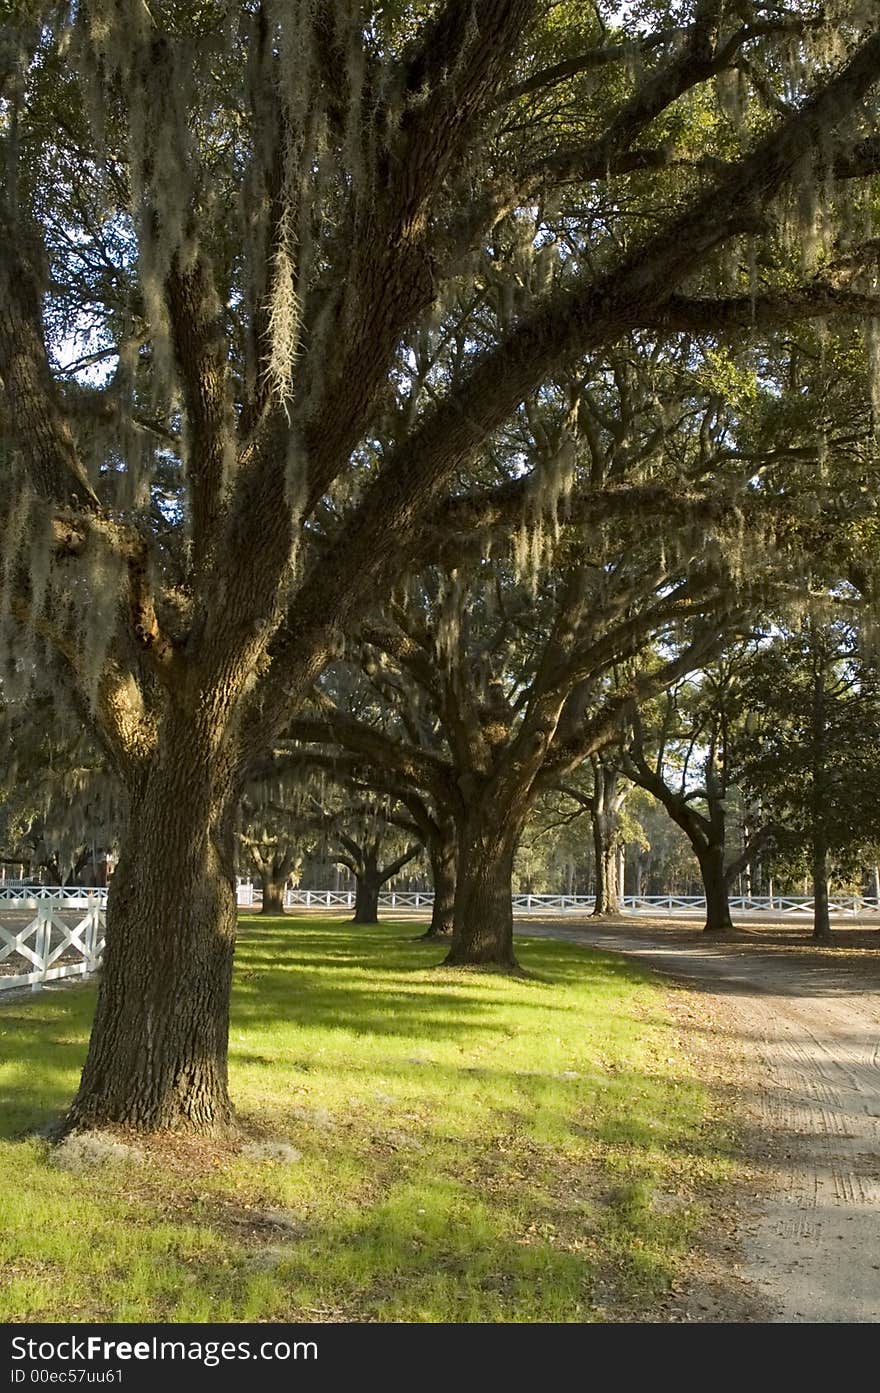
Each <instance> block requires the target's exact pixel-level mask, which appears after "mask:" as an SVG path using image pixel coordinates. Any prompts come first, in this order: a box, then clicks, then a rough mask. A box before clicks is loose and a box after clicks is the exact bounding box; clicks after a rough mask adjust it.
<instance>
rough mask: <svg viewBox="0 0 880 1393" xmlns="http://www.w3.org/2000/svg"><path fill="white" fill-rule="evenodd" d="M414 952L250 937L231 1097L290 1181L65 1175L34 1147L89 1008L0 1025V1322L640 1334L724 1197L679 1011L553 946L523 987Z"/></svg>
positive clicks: (190, 1165) (181, 1163)
mask: <svg viewBox="0 0 880 1393" xmlns="http://www.w3.org/2000/svg"><path fill="white" fill-rule="evenodd" d="M413 933H414V930H413V927H412V926H407V925H402V924H400V923H395V924H393V925H386V926H382V927H379V928H376V929H361V928H358V929H353V928H352V927H351V926H349V925H347V924H342V923H339V922H338V921H336V922H334V921H326V922H316V921H315V920H313V919H307V920H306V919H302V920H292V919H288V920H285V921H269V922H268V923H266V924H263V923H258V922H257V921H255V920H251V919H245V920H244V921H243V924H242V940H241V944H240V947H239V952H238V959H237V975H236V985H235V996H234V1008H233V1023H232V1032H231V1042H230V1068H231V1086H232V1089H233V1093H234V1097H235V1099H236V1101H237V1104H238V1107H239V1112H240V1116H241V1120H242V1122H243V1124H244V1127H245V1131H246V1132H247V1133H248V1134H249V1135H250V1136H251V1137H253V1136H258V1137H267V1138H272V1139H282V1140H283V1141H285V1142H287V1143H288V1144H289V1145H290V1146H292V1147H295V1148H296V1150H297V1151H298V1152H299V1153H300V1158H299V1159H298V1160H293V1159H291V1157H290V1156H288V1157H287V1158H286V1159H284V1160H254V1159H251V1158H249V1157H248V1156H246V1155H245V1154H243V1153H241V1152H236V1151H235V1150H230V1149H223V1148H219V1147H211V1146H207V1145H203V1144H202V1145H197V1146H195V1147H191V1146H181V1145H178V1146H177V1147H176V1148H172V1149H169V1148H162V1147H160V1148H149V1149H148V1151H147V1153H146V1157H145V1159H144V1160H143V1162H142V1163H141V1164H137V1165H134V1164H123V1165H119V1164H115V1165H105V1166H103V1167H101V1168H98V1169H90V1170H87V1171H86V1172H85V1173H79V1174H71V1173H69V1172H66V1171H61V1170H58V1169H56V1168H55V1167H54V1166H53V1165H52V1164H51V1163H50V1160H51V1153H50V1151H49V1148H48V1147H47V1145H46V1143H44V1142H43V1141H41V1140H38V1139H34V1138H33V1137H30V1138H27V1139H21V1134H22V1133H23V1132H25V1131H27V1130H29V1129H34V1128H37V1127H40V1126H42V1125H44V1124H46V1123H47V1122H49V1121H51V1120H52V1119H53V1118H54V1117H56V1116H57V1115H58V1114H59V1113H60V1112H61V1111H62V1109H63V1107H64V1104H65V1102H66V1101H67V1100H68V1099H69V1098H70V1096H71V1094H72V1092H73V1091H74V1088H75V1085H76V1081H77V1077H78V1071H79V1068H80V1066H81V1063H82V1059H83V1055H84V1051H85V1044H86V1039H87V1034H88V1028H89V1020H90V1016H91V1011H92V1007H93V1000H94V998H93V990H92V989H91V988H90V987H76V988H73V989H69V990H65V991H61V992H55V993H52V994H49V993H45V994H42V995H40V996H37V997H34V998H32V999H28V1000H23V999H19V1000H17V1001H14V1002H7V1003H6V1004H4V1005H0V1107H2V1117H0V1197H2V1198H0V1265H2V1279H0V1319H3V1320H6V1321H22V1320H73V1321H85V1320H98V1319H104V1320H118V1321H122V1320H159V1321H203V1320H220V1321H235V1320H297V1319H306V1320H322V1319H328V1320H353V1321H362V1320H380V1321H387V1320H404V1321H547V1320H549V1321H578V1320H596V1319H604V1318H606V1315H611V1316H612V1317H617V1318H619V1317H621V1316H624V1317H625V1316H626V1314H627V1313H628V1312H632V1313H634V1314H635V1315H636V1316H637V1317H638V1318H644V1317H645V1315H646V1314H647V1313H649V1312H650V1307H651V1303H652V1302H655V1301H656V1300H657V1299H658V1297H659V1296H660V1295H661V1294H662V1293H663V1291H664V1290H665V1289H666V1288H667V1287H668V1286H669V1284H670V1283H671V1282H672V1281H673V1280H674V1278H675V1277H676V1276H677V1274H678V1272H679V1271H680V1268H681V1265H682V1262H683V1261H684V1260H685V1257H686V1254H687V1250H688V1245H689V1243H691V1242H692V1240H693V1235H694V1233H695V1231H696V1228H697V1227H698V1225H699V1224H700V1223H701V1222H702V1220H703V1197H704V1196H705V1195H706V1194H709V1193H711V1191H712V1189H713V1187H716V1186H718V1185H719V1184H721V1183H723V1182H725V1180H727V1179H729V1177H730V1174H731V1170H732V1163H731V1161H730V1160H729V1158H728V1155H727V1146H726V1142H725V1138H724V1137H723V1136H722V1135H721V1134H720V1133H719V1131H718V1128H717V1125H716V1124H715V1123H713V1122H712V1120H711V1115H710V1114H711V1107H710V1100H709V1096H708V1094H707V1091H706V1090H705V1088H704V1087H703V1086H702V1085H701V1084H700V1083H699V1082H698V1081H697V1080H696V1079H695V1078H694V1077H693V1076H692V1072H691V1070H690V1069H689V1068H688V1066H687V1064H686V1062H685V1060H684V1058H683V1055H682V1051H681V1049H680V1047H679V1043H678V1038H677V1034H676V1027H675V1025H674V1023H673V1022H672V1020H671V1019H670V1017H669V1015H668V1013H667V1012H666V1009H665V1006H664V991H663V989H661V988H658V987H657V986H656V985H655V984H653V983H652V982H651V981H650V980H649V979H648V978H647V977H646V976H645V974H643V973H642V972H640V971H639V970H638V969H636V968H634V967H631V966H629V965H628V964H624V963H623V962H621V961H620V960H617V959H614V958H611V957H607V956H602V955H599V954H596V953H592V952H589V951H587V950H584V949H581V948H578V947H577V946H575V945H572V944H569V943H557V942H553V941H550V940H547V939H534V940H531V941H529V940H523V941H522V942H521V944H520V949H519V955H520V958H521V961H522V963H523V965H524V967H525V968H526V969H527V972H528V975H527V976H525V977H506V976H501V975H497V974H494V973H485V972H449V971H447V970H443V969H440V968H438V967H437V963H438V961H439V959H440V957H441V956H442V953H441V951H440V950H438V949H437V947H436V946H432V945H431V944H429V943H424V942H419V941H417V940H416V939H414V937H413Z"/></svg>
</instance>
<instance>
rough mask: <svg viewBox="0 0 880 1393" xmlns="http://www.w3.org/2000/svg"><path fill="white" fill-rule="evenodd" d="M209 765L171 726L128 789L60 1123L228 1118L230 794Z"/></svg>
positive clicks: (180, 1125)
mask: <svg viewBox="0 0 880 1393" xmlns="http://www.w3.org/2000/svg"><path fill="white" fill-rule="evenodd" d="M215 758H216V757H215ZM211 763H212V760H211V756H210V754H209V753H207V752H206V743H203V744H202V745H201V747H198V746H194V743H193V741H192V739H191V731H187V730H182V729H181V728H180V726H178V728H177V730H176V731H169V733H168V739H167V740H166V741H163V753H162V755H161V756H160V757H159V758H158V759H157V760H156V761H155V763H154V764H153V765H152V766H151V767H150V768H149V770H148V771H147V772H146V773H145V774H144V775H143V777H142V778H141V779H140V780H139V783H138V787H137V788H136V789H135V790H133V791H130V802H131V816H130V818H129V822H128V826H129V827H130V828H131V829H132V830H131V831H130V833H129V834H128V836H127V837H126V839H125V840H124V842H123V845H122V848H121V853H120V857H119V863H118V866H117V868H116V872H115V874H114V876H113V879H112V881H111V884H110V892H109V897H108V908H107V941H106V948H105V952H104V961H103V968H102V973H101V982H100V988H99V992H98V1003H97V1008H96V1012H95V1021H94V1026H93V1028H92V1035H91V1041H90V1044H89V1052H88V1057H87V1059H86V1063H85V1067H84V1069H83V1074H82V1079H81V1082H80V1087H79V1092H78V1093H77V1096H76V1099H75V1100H74V1102H73V1105H72V1107H71V1109H70V1111H69V1113H68V1115H67V1117H66V1119H65V1121H64V1123H63V1124H62V1127H63V1130H65V1131H71V1130H75V1129H82V1128H89V1127H101V1126H104V1125H106V1124H119V1125H124V1126H128V1127H134V1128H138V1129H141V1130H144V1131H161V1130H174V1131H184V1132H196V1133H204V1134H211V1133H216V1132H222V1131H225V1130H226V1129H227V1128H228V1127H229V1126H230V1125H231V1124H232V1121H233V1111H232V1106H231V1104H230V1101H229V1094H228V1089H227V1037H228V1031H229V994H230V988H231V980H232V960H233V953H234V948H235V932H236V898H235V876H234V866H235V857H234V837H233V825H234V816H235V811H236V807H237V802H238V799H237V790H233V789H231V787H230V782H229V778H228V771H226V770H221V769H218V768H217V767H216V765H215V767H214V768H211Z"/></svg>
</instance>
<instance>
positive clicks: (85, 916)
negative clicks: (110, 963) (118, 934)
mask: <svg viewBox="0 0 880 1393" xmlns="http://www.w3.org/2000/svg"><path fill="white" fill-rule="evenodd" d="M47 888H48V889H52V890H57V888H58V887H44V886H41V887H40V889H39V890H34V891H30V890H29V891H28V892H27V894H22V893H21V892H20V891H19V892H18V893H17V894H6V893H4V894H3V895H2V897H0V898H2V904H0V915H3V914H5V918H6V922H4V921H3V918H0V992H3V991H11V990H12V989H13V988H15V987H32V988H38V987H41V986H42V985H43V983H44V982H52V981H56V980H57V979H59V978H63V977H84V976H85V975H86V973H88V972H94V970H95V968H96V967H98V966H99V965H100V962H101V955H102V953H103V951H104V933H105V928H106V918H105V904H106V895H105V894H102V893H97V892H96V893H94V894H84V893H83V891H82V890H79V891H78V892H77V893H76V894H72V893H71V894H67V895H64V896H62V895H58V894H51V895H46V894H43V893H42V891H43V890H44V889H47ZM80 911H83V912H82V913H81V914H80ZM71 912H73V913H71ZM63 914H64V915H66V916H67V917H66V918H64V917H62V915H63ZM16 915H17V916H22V915H23V916H24V922H23V923H22V922H21V919H20V918H19V919H18V920H17V921H16V919H15V918H14V917H13V916H16ZM28 916H30V917H28ZM10 966H12V967H13V968H14V967H23V968H25V969H26V970H25V971H24V972H15V971H13V972H11V973H10V972H9V970H8V969H9V967H10Z"/></svg>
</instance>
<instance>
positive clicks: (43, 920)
mask: <svg viewBox="0 0 880 1393" xmlns="http://www.w3.org/2000/svg"><path fill="white" fill-rule="evenodd" d="M51 943H52V905H51V902H50V903H49V905H48V906H47V904H46V901H45V900H40V902H39V903H38V904H37V957H38V958H39V959H40V966H39V968H38V969H37V971H38V972H39V973H40V975H41V977H42V980H43V982H45V980H46V973H47V972H48V971H49V948H50V946H51ZM41 985H42V983H41V982H35V983H34V989H35V990H36V989H39V987H40V986H41Z"/></svg>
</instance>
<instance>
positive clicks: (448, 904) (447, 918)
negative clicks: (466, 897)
mask: <svg viewBox="0 0 880 1393" xmlns="http://www.w3.org/2000/svg"><path fill="white" fill-rule="evenodd" d="M429 855H430V858H431V879H432V881H433V883H434V908H433V910H432V912H431V923H430V926H429V928H428V931H427V933H425V934H423V935H422V937H423V938H449V937H450V936H451V935H452V932H453V928H454V925H455V861H456V846H455V843H454V842H447V843H444V844H443V846H438V847H433V846H432V847H431V848H430V849H429Z"/></svg>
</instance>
